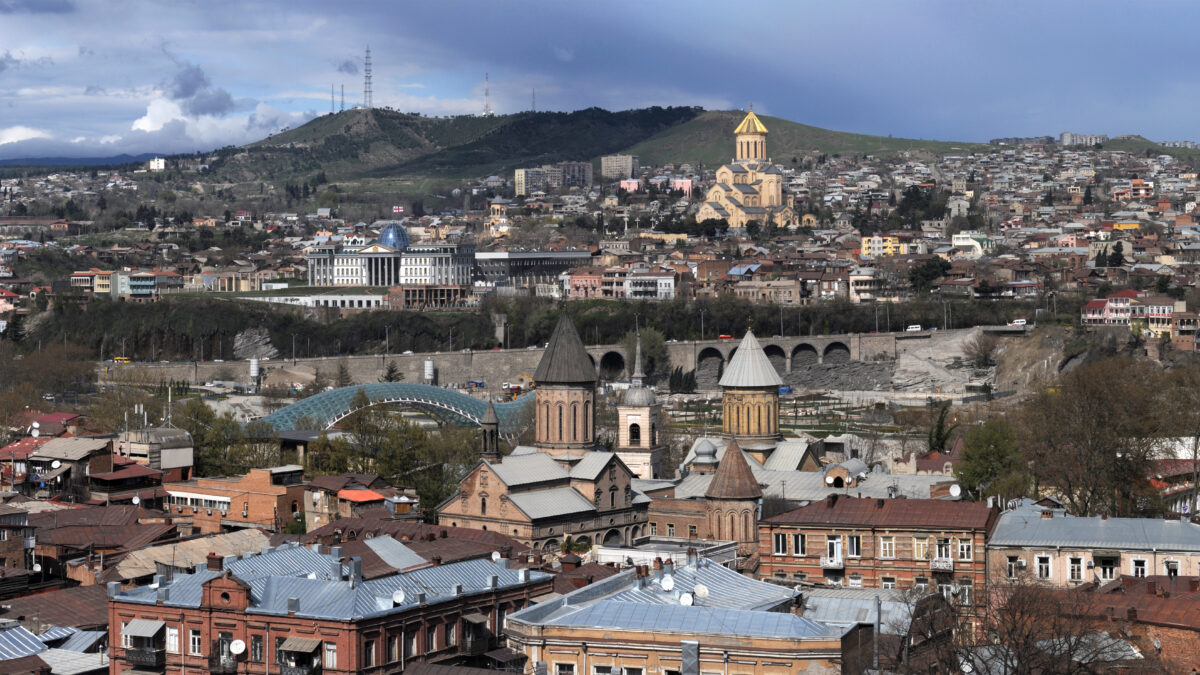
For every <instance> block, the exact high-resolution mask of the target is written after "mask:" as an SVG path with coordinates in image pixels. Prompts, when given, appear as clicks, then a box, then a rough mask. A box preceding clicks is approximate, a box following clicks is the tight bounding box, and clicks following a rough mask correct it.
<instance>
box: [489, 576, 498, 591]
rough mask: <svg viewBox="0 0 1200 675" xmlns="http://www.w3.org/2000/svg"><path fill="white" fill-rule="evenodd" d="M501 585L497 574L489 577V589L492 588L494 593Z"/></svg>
mask: <svg viewBox="0 0 1200 675" xmlns="http://www.w3.org/2000/svg"><path fill="white" fill-rule="evenodd" d="M499 585H500V577H498V576H496V575H495V574H493V575H491V576H489V577H488V588H490V589H492V590H493V591H494V590H496V587H497V586H499Z"/></svg>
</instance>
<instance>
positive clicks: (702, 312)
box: [700, 309, 708, 342]
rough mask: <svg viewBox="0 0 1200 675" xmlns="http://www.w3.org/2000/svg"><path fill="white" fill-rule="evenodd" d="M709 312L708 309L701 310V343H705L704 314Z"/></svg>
mask: <svg viewBox="0 0 1200 675" xmlns="http://www.w3.org/2000/svg"><path fill="white" fill-rule="evenodd" d="M707 311H708V310H706V309H702V310H700V341H701V342H703V341H704V313H705V312H707Z"/></svg>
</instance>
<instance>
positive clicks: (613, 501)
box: [608, 488, 617, 508]
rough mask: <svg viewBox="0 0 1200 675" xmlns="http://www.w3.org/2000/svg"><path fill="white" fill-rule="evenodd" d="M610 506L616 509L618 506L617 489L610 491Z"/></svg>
mask: <svg viewBox="0 0 1200 675" xmlns="http://www.w3.org/2000/svg"><path fill="white" fill-rule="evenodd" d="M608 505H609V506H610V507H613V508H615V507H616V506H617V489H616V488H613V489H611V490H609V491H608Z"/></svg>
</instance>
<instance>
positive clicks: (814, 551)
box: [758, 495, 999, 605]
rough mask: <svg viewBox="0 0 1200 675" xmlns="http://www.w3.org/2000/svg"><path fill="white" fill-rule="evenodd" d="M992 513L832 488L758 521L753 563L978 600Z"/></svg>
mask: <svg viewBox="0 0 1200 675" xmlns="http://www.w3.org/2000/svg"><path fill="white" fill-rule="evenodd" d="M998 517H999V511H998V510H996V509H995V508H989V507H988V506H987V505H986V504H980V503H975V502H953V501H943V500H937V499H860V498H855V497H847V496H844V495H830V496H828V497H827V498H825V499H823V500H821V501H819V502H814V503H812V504H809V505H808V506H803V507H801V508H798V509H795V510H793V511H789V512H787V513H783V514H780V515H778V516H774V517H771V518H767V519H765V520H763V521H762V522H760V524H759V527H758V532H759V557H760V565H761V566H760V568H759V570H760V574H761V575H762V576H770V577H776V578H787V579H795V580H809V581H816V582H821V581H824V582H825V583H828V584H833V585H838V586H841V585H846V586H850V587H863V588H911V587H914V586H915V587H923V588H926V589H936V590H940V591H941V592H942V594H943V595H945V596H946V597H947V599H950V600H951V601H952V602H956V603H958V604H961V605H976V598H979V599H982V598H984V597H985V595H984V594H985V593H986V588H987V563H986V556H985V555H984V553H985V550H984V547H985V545H986V542H987V539H988V536H989V534H990V533H991V531H992V529H993V528H994V527H995V525H996V520H997V518H998Z"/></svg>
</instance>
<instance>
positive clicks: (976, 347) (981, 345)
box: [962, 331, 1000, 368]
mask: <svg viewBox="0 0 1200 675" xmlns="http://www.w3.org/2000/svg"><path fill="white" fill-rule="evenodd" d="M999 347H1000V341H999V340H998V339H997V338H996V336H995V335H989V334H988V333H984V332H983V331H980V332H978V333H976V334H975V335H974V336H973V337H971V338H970V339H968V340H967V341H966V342H964V343H963V347H962V351H963V355H964V356H966V357H967V358H968V359H970V361H971V365H973V366H975V367H976V368H987V367H988V366H990V365H992V359H993V358H994V357H995V356H996V350H997V349H999Z"/></svg>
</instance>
